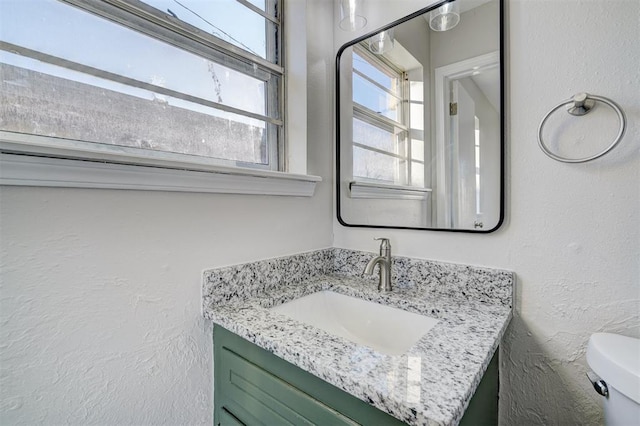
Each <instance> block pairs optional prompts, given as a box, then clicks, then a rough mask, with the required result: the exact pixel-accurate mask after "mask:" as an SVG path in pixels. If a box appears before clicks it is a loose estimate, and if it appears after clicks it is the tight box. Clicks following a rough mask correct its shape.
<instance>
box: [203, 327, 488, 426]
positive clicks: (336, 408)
mask: <svg viewBox="0 0 640 426" xmlns="http://www.w3.org/2000/svg"><path fill="white" fill-rule="evenodd" d="M214 385H215V389H214V399H215V401H214V422H215V425H217V426H227V425H314V424H315V425H357V424H363V425H389V426H393V425H402V424H404V423H402V422H400V421H399V420H398V419H396V418H394V417H391V416H390V415H388V414H387V413H384V412H382V411H380V410H378V409H377V408H375V407H373V406H371V405H369V404H367V403H365V402H363V401H361V400H359V399H358V398H356V397H354V396H352V395H349V394H348V393H346V392H344V391H342V390H341V389H338V388H337V387H335V386H333V385H330V384H329V383H327V382H325V381H323V380H321V379H319V378H317V377H316V376H314V375H312V374H310V373H307V372H306V371H304V370H302V369H300V368H298V367H296V366H294V365H292V364H290V363H288V362H287V361H284V360H283V359H281V358H279V357H277V356H275V355H273V354H272V353H270V352H268V351H266V350H264V349H262V348H259V347H258V346H256V345H254V344H253V343H250V342H248V341H246V340H244V339H242V338H241V337H239V336H237V335H235V334H233V333H231V332H229V331H228V330H226V329H224V328H222V327H219V326H215V329H214ZM474 399H476V397H474ZM472 403H473V400H472ZM496 404H497V398H496ZM480 405H481V407H480V408H481V409H482V406H484V402H483V403H482V404H480ZM496 408H497V405H496ZM496 411H497V410H496ZM466 417H467V416H466V415H465V418H466ZM473 424H478V423H473ZM482 424H486V423H482ZM496 424H497V421H496Z"/></svg>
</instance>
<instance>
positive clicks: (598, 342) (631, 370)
mask: <svg viewBox="0 0 640 426" xmlns="http://www.w3.org/2000/svg"><path fill="white" fill-rule="evenodd" d="M587 362H588V363H589V366H590V367H591V369H592V370H593V371H594V372H595V373H596V374H597V375H598V376H600V377H601V378H602V379H603V380H604V381H605V382H606V383H607V385H608V386H611V387H614V388H615V389H617V390H618V392H620V393H622V394H624V395H626V396H627V397H628V398H630V399H632V400H634V401H635V402H636V403H638V404H640V339H634V338H633V337H627V336H621V335H619V334H611V333H595V334H593V335H591V338H590V339H589V344H588V345H587Z"/></svg>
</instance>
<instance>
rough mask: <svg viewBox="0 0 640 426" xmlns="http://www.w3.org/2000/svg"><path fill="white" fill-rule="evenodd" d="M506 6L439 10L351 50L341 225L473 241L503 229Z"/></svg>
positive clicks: (346, 62)
mask: <svg viewBox="0 0 640 426" xmlns="http://www.w3.org/2000/svg"><path fill="white" fill-rule="evenodd" d="M377 7H389V8H391V7H393V2H379V3H377ZM502 7H503V5H502V0H455V1H453V2H441V3H437V4H435V5H433V6H431V7H429V8H426V9H423V10H421V11H418V12H416V13H413V14H412V15H410V16H407V17H405V18H403V19H401V20H399V21H397V22H394V23H392V24H389V25H388V26H386V27H384V28H381V29H380V30H377V31H375V32H372V33H369V34H367V35H365V36H363V37H360V38H358V39H356V40H354V41H352V42H350V43H347V44H346V45H344V46H342V47H341V48H340V50H339V51H338V56H337V60H336V72H337V75H336V90H337V96H336V99H337V102H336V128H337V143H336V146H337V179H336V183H337V186H338V188H337V196H338V199H337V206H338V220H339V221H340V223H342V224H343V225H345V226H356V227H376V228H408V229H430V230H447V231H462V232H492V231H494V230H496V229H497V228H498V227H499V226H500V225H501V223H502V220H503V212H504V207H503V205H504V189H503V187H504V184H503V180H504V165H503V163H504V160H503V151H504V104H503V78H502V75H503V64H502V40H503V36H502Z"/></svg>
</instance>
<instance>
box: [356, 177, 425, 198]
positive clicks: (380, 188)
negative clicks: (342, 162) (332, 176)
mask: <svg viewBox="0 0 640 426" xmlns="http://www.w3.org/2000/svg"><path fill="white" fill-rule="evenodd" d="M349 192H350V195H351V198H379V199H394V200H427V199H428V198H429V196H430V194H431V188H417V187H414V186H401V185H391V184H384V183H374V182H358V181H352V182H350V183H349Z"/></svg>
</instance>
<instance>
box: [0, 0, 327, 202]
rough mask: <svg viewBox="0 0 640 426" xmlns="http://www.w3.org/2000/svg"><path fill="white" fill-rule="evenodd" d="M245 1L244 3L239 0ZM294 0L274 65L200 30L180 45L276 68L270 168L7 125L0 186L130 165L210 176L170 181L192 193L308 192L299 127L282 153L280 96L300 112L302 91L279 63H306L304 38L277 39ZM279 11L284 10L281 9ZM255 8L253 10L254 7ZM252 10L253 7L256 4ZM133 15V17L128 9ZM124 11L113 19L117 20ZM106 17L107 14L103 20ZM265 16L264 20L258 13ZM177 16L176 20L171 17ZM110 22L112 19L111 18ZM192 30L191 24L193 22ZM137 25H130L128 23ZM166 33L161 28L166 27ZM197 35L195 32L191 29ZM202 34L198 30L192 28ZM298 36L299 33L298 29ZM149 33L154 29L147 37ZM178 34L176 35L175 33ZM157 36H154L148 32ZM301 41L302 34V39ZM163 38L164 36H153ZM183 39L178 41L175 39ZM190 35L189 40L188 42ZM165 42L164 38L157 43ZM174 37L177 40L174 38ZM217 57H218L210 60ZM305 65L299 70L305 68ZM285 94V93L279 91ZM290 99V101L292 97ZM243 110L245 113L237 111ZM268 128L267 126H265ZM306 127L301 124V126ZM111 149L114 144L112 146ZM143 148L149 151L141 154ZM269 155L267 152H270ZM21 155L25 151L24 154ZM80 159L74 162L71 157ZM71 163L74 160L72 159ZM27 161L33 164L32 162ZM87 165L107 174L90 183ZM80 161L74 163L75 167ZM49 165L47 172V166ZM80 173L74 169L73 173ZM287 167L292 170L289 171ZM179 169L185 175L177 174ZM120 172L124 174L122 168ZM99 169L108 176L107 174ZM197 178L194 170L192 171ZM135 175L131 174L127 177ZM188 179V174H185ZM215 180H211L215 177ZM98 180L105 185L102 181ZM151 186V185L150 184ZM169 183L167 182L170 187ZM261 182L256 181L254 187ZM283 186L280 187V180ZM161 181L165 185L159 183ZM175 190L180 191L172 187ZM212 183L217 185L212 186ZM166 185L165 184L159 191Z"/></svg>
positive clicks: (113, 0)
mask: <svg viewBox="0 0 640 426" xmlns="http://www.w3.org/2000/svg"><path fill="white" fill-rule="evenodd" d="M62 1H63V2H64V3H66V4H70V5H78V4H81V5H82V8H83V9H86V6H87V5H89V6H90V7H91V8H92V9H95V10H91V12H92V13H98V14H99V15H100V16H102V14H104V13H107V12H105V10H107V11H113V10H114V8H115V9H118V7H125V8H126V7H134V6H135V7H141V8H143V9H154V8H153V7H152V6H149V5H146V4H144V3H142V2H139V1H136V0H133V1H123V0H105V1H99V0H62ZM236 1H239V2H240V3H242V4H243V5H245V6H246V4H249V5H251V4H250V3H248V2H246V1H244V0H236ZM245 3H246V4H245ZM295 3H297V2H290V1H286V0H280V3H279V4H280V10H279V15H280V22H281V24H282V27H281V29H280V37H278V39H279V40H280V41H279V46H277V47H276V49H278V50H279V51H280V60H279V64H272V63H270V62H268V61H267V60H265V59H263V58H260V57H259V56H256V55H253V54H251V53H249V52H245V51H242V49H240V48H237V47H235V46H233V45H231V44H230V43H227V42H225V41H224V40H220V39H217V38H215V37H213V36H210V37H209V35H207V34H206V33H204V32H203V31H200V32H201V33H203V34H205V35H204V37H199V35H198V34H196V36H198V37H195V38H197V39H198V40H195V41H194V40H191V39H186V42H187V43H188V44H189V46H190V47H189V49H185V50H192V49H195V50H198V52H197V53H198V54H199V55H200V56H203V55H202V54H201V53H202V52H200V50H201V49H211V51H213V52H219V49H220V48H221V47H224V48H227V49H229V51H230V52H233V55H232V59H233V60H235V61H244V62H245V63H246V62H247V60H255V61H256V62H259V63H260V66H263V67H264V68H265V69H267V70H269V72H274V71H275V72H278V71H279V72H282V77H281V80H280V81H281V84H280V85H279V86H280V87H279V89H278V90H279V96H280V100H281V102H280V104H281V107H280V108H281V109H280V111H279V113H278V115H279V117H280V118H281V121H282V123H283V125H282V126H281V127H280V130H279V132H280V133H281V135H280V137H279V138H278V144H277V145H276V144H272V147H271V149H273V148H274V146H273V145H275V149H276V150H277V151H279V152H280V155H278V170H264V169H259V168H255V167H252V168H244V167H236V166H230V165H228V164H221V162H220V161H217V160H216V159H209V158H207V157H198V156H193V155H187V154H175V153H164V152H162V151H150V150H148V152H146V153H145V152H144V151H145V150H139V149H135V148H133V147H132V148H131V149H129V148H128V147H120V146H115V145H111V146H105V145H103V144H95V143H94V144H91V145H90V146H82V147H80V146H79V145H81V144H82V143H81V141H73V140H64V141H65V142H64V143H62V144H60V143H59V142H60V141H61V140H56V138H52V137H48V136H38V135H27V134H20V133H15V132H9V131H0V150H1V154H0V155H1V157H2V158H1V160H2V165H3V167H1V168H0V184H4V185H29V186H32V185H36V186H65V187H76V186H79V187H100V188H102V187H110V186H109V180H112V181H113V180H114V178H115V176H117V175H118V173H122V171H123V170H124V169H126V170H128V171H130V172H131V173H128V175H130V176H136V175H141V174H144V173H145V172H151V171H152V172H153V173H152V174H153V175H157V173H159V172H162V171H163V170H166V171H167V175H171V176H173V177H175V178H176V179H180V178H179V177H178V176H183V177H184V176H186V175H188V174H189V172H193V173H198V174H200V173H203V172H204V173H207V176H206V177H207V178H208V179H205V180H209V181H210V182H212V187H211V188H210V189H209V190H205V189H203V188H202V187H200V188H198V187H195V188H191V189H190V188H189V187H188V181H189V179H186V180H185V181H184V182H183V183H180V182H176V185H173V187H174V189H168V190H183V191H195V192H232V193H260V194H273V195H307V196H308V195H312V194H313V187H314V186H315V183H316V182H318V181H320V180H321V179H320V178H319V177H317V176H308V175H307V174H306V158H304V161H305V163H304V164H300V163H301V161H300V160H301V158H300V153H301V152H304V153H305V156H306V148H304V147H300V146H299V145H301V144H304V145H305V146H306V134H302V132H300V131H299V130H298V131H296V132H293V133H295V136H297V137H298V138H300V139H301V140H297V141H295V145H296V146H297V148H296V149H295V150H294V151H296V158H288V155H287V151H288V149H287V148H288V145H290V144H289V142H288V140H287V139H285V138H286V137H287V136H288V133H289V132H288V126H287V120H286V118H287V111H288V109H289V105H288V102H287V101H293V103H294V104H295V105H300V104H302V103H304V111H305V112H306V91H305V92H304V93H302V94H300V95H298V96H297V97H295V98H293V97H292V96H290V95H291V92H289V91H288V90H287V87H286V86H287V80H288V79H289V76H288V74H287V73H285V72H284V70H285V69H286V65H288V64H289V63H290V61H291V59H292V58H293V59H297V60H300V58H304V59H303V60H305V61H306V41H305V42H304V45H301V44H300V43H297V44H296V46H295V50H293V49H291V47H290V46H289V43H287V41H286V40H285V39H284V37H283V34H284V33H285V30H284V28H283V27H284V25H285V24H286V20H285V19H284V15H286V14H287V13H288V12H289V11H292V12H293V13H294V14H295V15H296V16H300V15H301V14H302V16H304V13H305V9H304V6H302V9H301V8H300V6H299V5H295ZM251 6H252V7H251V9H252V10H253V9H258V8H256V7H255V6H253V5H251ZM285 9H288V10H287V11H286V10H285ZM254 11H255V10H254ZM258 11H260V9H258ZM260 14H261V15H262V16H263V17H265V15H268V14H267V13H266V12H262V13H260ZM143 15H144V16H150V17H152V18H150V19H157V20H159V21H161V22H162V25H165V24H166V25H167V26H168V27H169V28H178V29H180V30H181V31H182V30H184V28H182V27H183V26H185V25H187V26H188V24H184V23H182V22H181V21H180V22H178V23H176V22H172V20H173V19H172V18H171V17H169V18H167V16H168V15H167V16H162V15H165V14H164V13H163V12H161V11H157V12H156V9H154V10H145V11H144V12H143ZM123 16H124V17H130V16H131V15H127V14H126V13H124V15H123ZM135 16H138V15H135ZM124 17H121V18H119V19H122V20H125V21H127V20H126V19H124ZM109 19H110V18H109ZM265 19H267V18H266V17H265ZM133 21H136V22H129V21H127V22H124V25H125V26H126V27H128V28H132V26H136V25H139V24H140V23H141V22H142V23H143V24H144V19H143V18H141V17H139V16H138V17H137V18H135V19H133ZM175 21H177V20H175ZM116 22H117V21H116ZM117 23H118V24H123V23H122V22H117ZM193 28H195V27H193ZM298 28H300V25H297V26H296V29H298ZM302 28H304V22H303V23H302ZM133 29H137V28H133ZM167 31H169V30H167ZM196 33H197V32H196ZM200 35H202V34H200ZM305 35H306V34H305ZM154 37H155V35H154ZM181 37H182V36H181ZM156 38H157V37H156ZM304 40H306V38H304ZM161 41H165V40H161ZM183 41H185V40H179V42H180V43H182V42H183ZM191 41H193V43H191ZM165 42H166V41H165ZM176 43H177V42H175V43H174V42H171V43H169V44H172V45H176ZM180 43H178V44H180ZM177 47H180V48H184V46H177ZM216 62H218V63H219V61H216ZM305 71H306V68H305ZM296 73H297V75H295V76H293V77H294V78H293V79H294V80H295V84H294V85H295V86H296V87H298V88H299V87H300V84H299V82H300V80H301V78H304V81H305V82H306V75H305V76H301V75H300V72H299V71H297V72H296ZM287 95H289V96H287ZM292 98H293V99H292ZM245 115H246V114H245ZM269 127H272V126H267V128H269ZM304 130H305V133H306V128H304ZM113 148H115V149H113ZM149 152H151V153H152V155H147V154H148V153H149ZM270 155H273V154H270ZM25 156H28V157H31V158H26V157H25ZM79 161H81V162H82V163H79ZM74 162H75V163H74ZM13 163H15V166H18V165H19V166H20V167H24V169H25V170H32V171H33V172H34V175H33V176H29V175H28V173H23V172H19V173H17V172H16V170H17V169H16V167H15V166H14V164H13ZM34 164H38V166H37V167H35V166H34ZM74 164H75V165H77V166H78V167H72V166H73V165H74ZM91 165H93V166H94V167H97V166H98V165H99V166H100V169H101V172H100V173H99V174H102V175H104V176H103V177H107V178H106V180H105V181H104V182H102V183H97V184H96V185H95V186H91V182H93V181H94V180H95V179H94V178H93V177H91V176H90V174H91V172H90V170H91ZM45 166H47V167H50V168H51V169H52V173H51V174H52V175H55V176H51V180H50V181H49V180H48V178H47V175H48V173H47V170H46V167H45ZM79 166H81V167H79ZM65 168H67V169H68V172H69V173H68V175H67V176H64V177H62V178H60V173H61V172H60V171H61V170H62V169H65ZM109 169H111V170H113V173H107V172H105V170H109ZM53 170H55V172H53ZM80 171H81V172H80ZM176 171H179V172H180V173H177V174H176ZM292 172H293V173H292ZM185 173H186V174H185ZM125 174H127V173H125ZM107 175H113V177H114V178H108V176H107ZM198 176H200V177H203V176H201V175H198ZM229 176H233V177H240V176H245V177H249V178H255V179H259V181H256V182H255V183H259V184H262V183H265V182H267V181H272V182H273V183H274V185H275V186H274V189H273V190H267V191H265V190H264V188H262V189H261V190H259V191H258V190H257V189H256V191H251V190H248V189H247V188H244V189H243V188H237V189H233V186H234V185H233V184H232V183H231V181H230V180H229V179H228V178H229ZM118 180H119V179H115V181H114V183H113V187H114V188H122V187H123V186H122V183H118V182H117V181H118ZM134 180H135V179H134ZM192 180H193V179H192ZM286 180H290V181H291V182H294V183H295V182H299V183H300V184H301V185H302V186H304V187H306V188H309V187H310V184H312V185H311V189H310V191H309V190H308V189H307V190H305V191H303V192H304V194H302V193H301V192H300V191H299V190H294V191H293V192H292V193H291V192H290V191H288V190H286V189H284V190H283V189H282V188H280V187H282V183H283V182H284V181H286ZM215 182H218V183H215ZM220 182H225V185H227V186H228V187H227V188H220V186H219V185H220V184H219V183H220ZM105 185H106V186H105ZM124 186H125V187H127V188H130V189H154V188H150V187H149V185H146V184H143V185H142V186H141V187H140V188H137V187H136V183H135V182H133V181H132V182H130V183H127V184H126V185H124ZM152 186H153V185H152ZM171 186H172V185H168V187H171ZM257 186H263V185H257ZM285 186H286V185H285ZM165 187H167V185H165ZM175 188H181V189H175ZM216 188H217V189H216ZM162 190H167V189H162Z"/></svg>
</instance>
